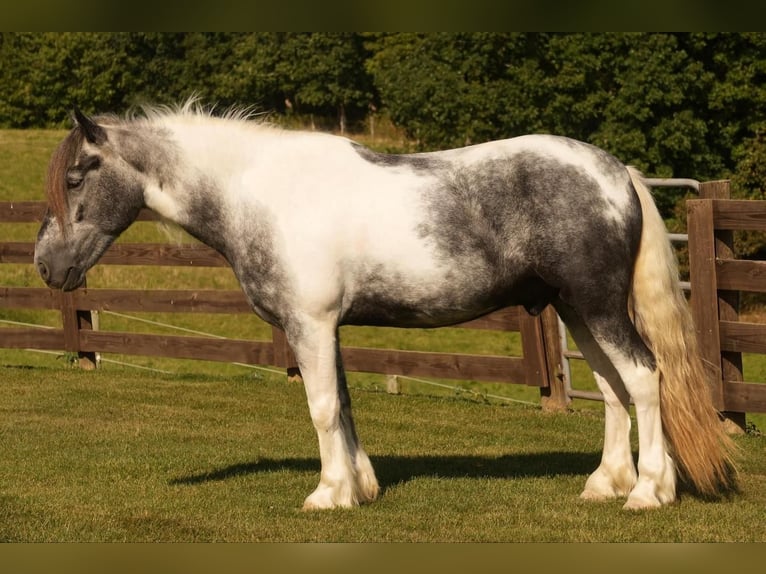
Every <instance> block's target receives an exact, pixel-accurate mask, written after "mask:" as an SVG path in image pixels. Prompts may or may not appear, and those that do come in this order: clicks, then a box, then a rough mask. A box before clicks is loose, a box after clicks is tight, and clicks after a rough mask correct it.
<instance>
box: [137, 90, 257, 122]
mask: <svg viewBox="0 0 766 574" xmlns="http://www.w3.org/2000/svg"><path fill="white" fill-rule="evenodd" d="M268 116H269V114H268V112H259V111H258V110H257V109H256V107H255V106H230V107H228V108H225V109H223V110H222V111H218V110H217V109H216V106H215V105H214V104H213V105H204V104H202V103H201V101H200V98H199V97H197V96H192V97H190V98H188V99H187V100H186V101H184V102H181V103H178V104H173V105H148V104H145V105H141V106H139V107H138V108H136V109H133V110H131V111H130V112H128V115H127V119H128V121H130V120H137V119H141V118H145V119H147V120H149V121H158V120H159V121H161V120H164V119H166V118H169V117H184V118H220V119H224V120H232V121H242V122H253V123H256V124H264V123H267V121H266V119H267V118H268Z"/></svg>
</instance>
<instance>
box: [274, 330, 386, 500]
mask: <svg viewBox="0 0 766 574" xmlns="http://www.w3.org/2000/svg"><path fill="white" fill-rule="evenodd" d="M291 331H292V334H291ZM288 337H289V338H290V344H291V346H292V348H293V351H294V353H295V357H296V359H297V361H298V366H299V367H300V370H301V374H302V376H303V381H304V385H305V388H306V397H307V399H308V404H309V412H310V414H311V420H312V422H313V423H314V428H315V429H316V432H317V437H318V439H319V456H320V459H321V465H322V470H321V477H320V480H319V485H318V486H317V488H316V490H314V492H313V493H311V494H310V495H309V496H308V497H307V498H306V500H305V502H304V504H303V508H304V509H307V510H308V509H321V508H335V507H350V506H355V505H357V504H359V503H360V502H366V501H368V500H371V499H373V498H374V497H375V496H376V495H377V491H378V488H377V481H376V479H375V474H374V472H373V470H372V465H371V464H370V461H369V458H368V457H367V455H366V453H365V452H364V451H363V450H362V449H361V447H360V446H359V444H358V440H357V437H356V432H355V430H354V423H353V419H352V417H351V401H350V398H349V395H348V389H347V387H346V381H345V377H343V378H339V372H340V370H341V369H342V367H341V366H340V364H339V362H338V358H339V351H338V340H337V327H336V325H335V323H334V322H333V321H316V320H312V319H305V320H303V321H301V323H300V328H299V329H295V330H294V331H293V330H288Z"/></svg>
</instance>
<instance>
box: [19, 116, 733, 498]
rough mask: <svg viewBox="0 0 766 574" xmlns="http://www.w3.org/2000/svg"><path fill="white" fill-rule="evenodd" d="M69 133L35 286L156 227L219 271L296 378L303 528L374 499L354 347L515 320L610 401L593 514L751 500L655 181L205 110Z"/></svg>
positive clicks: (579, 150) (572, 144)
mask: <svg viewBox="0 0 766 574" xmlns="http://www.w3.org/2000/svg"><path fill="white" fill-rule="evenodd" d="M72 120H73V127H72V129H71V131H70V132H69V133H68V135H67V136H66V137H65V138H64V139H63V141H62V142H61V143H60V144H59V146H58V148H57V149H56V151H55V152H54V153H53V155H52V157H51V160H50V164H49V168H48V174H47V182H46V191H47V197H48V209H47V211H46V213H45V215H44V217H43V221H42V224H41V227H40V230H39V233H38V236H37V241H36V246H35V256H34V264H35V265H36V268H37V270H38V271H39V274H40V276H41V277H42V279H43V280H44V281H45V283H47V285H48V286H49V287H51V288H56V289H63V290H64V291H69V290H73V289H76V288H77V287H79V286H80V285H82V283H83V281H84V278H85V273H86V271H87V270H88V269H89V268H91V267H92V266H93V265H94V264H95V263H96V262H97V261H98V260H99V258H100V257H101V255H102V254H103V253H104V252H105V251H106V249H107V248H108V247H109V245H110V244H111V243H112V242H113V241H114V240H115V238H117V237H118V236H119V235H120V234H121V233H122V232H123V231H125V229H127V228H128V226H130V225H131V223H132V222H133V221H134V220H135V219H136V217H137V216H138V213H139V211H141V210H142V209H143V208H148V209H149V210H151V211H153V212H155V213H156V214H157V215H158V216H159V217H160V218H161V219H164V220H168V221H170V222H172V223H175V224H177V225H179V226H180V227H181V228H183V229H184V230H186V231H187V232H188V233H189V234H190V235H192V236H193V237H195V238H197V239H198V240H200V241H201V242H203V243H205V244H207V245H208V246H210V247H212V248H213V249H215V250H217V251H218V252H220V253H221V254H222V255H223V256H224V257H225V258H226V260H227V261H228V263H229V264H230V265H231V268H232V269H233V271H234V273H235V275H236V277H237V279H238V281H239V283H240V284H241V286H242V290H243V291H244V293H245V295H246V297H247V299H248V301H249V302H250V304H251V306H252V308H253V310H254V311H255V313H257V314H258V315H259V316H260V317H261V318H263V319H264V320H265V321H267V322H268V323H270V324H272V325H275V326H277V327H279V328H281V329H283V330H284V332H285V334H286V337H287V340H288V342H289V344H290V346H291V348H292V350H293V352H294V354H295V357H296V360H297V363H298V367H299V368H300V372H301V374H302V377H303V381H304V385H305V392H306V397H307V402H308V407H309V412H310V415H311V420H312V423H313V426H314V428H315V430H316V434H317V438H318V445H319V457H320V461H321V470H320V477H319V484H318V486H317V487H316V489H315V490H314V491H313V492H312V493H310V494H309V495H308V496H307V498H306V499H305V502H304V504H303V508H304V509H329V508H336V507H353V506H357V505H359V504H362V503H368V502H371V501H373V500H374V499H376V498H377V497H378V495H379V485H378V481H377V479H376V476H375V472H374V469H373V466H372V463H371V461H370V458H369V456H368V454H367V453H366V452H365V450H364V448H363V445H362V443H361V441H360V440H359V438H358V435H357V431H356V428H355V424H354V420H353V418H352V412H351V400H350V397H349V391H348V386H347V382H346V377H345V373H344V369H343V365H342V360H341V353H340V344H339V336H338V332H339V331H338V328H339V326H340V325H347V324H351V325H377V326H396V327H427V328H430V327H440V326H447V325H454V324H457V323H461V322H464V321H468V320H470V319H473V318H477V317H480V316H483V315H485V314H487V313H490V312H492V311H495V310H497V309H501V308H503V307H507V306H510V305H522V306H523V307H524V308H525V309H526V310H527V311H528V312H529V313H531V314H536V313H540V312H541V311H542V310H543V309H544V308H546V307H547V306H548V305H553V307H554V308H555V310H556V311H557V312H558V314H559V316H560V317H561V318H562V320H563V321H564V323H565V324H566V325H567V327H568V328H569V330H570V332H571V334H572V336H573V338H574V340H575V342H576V344H577V346H578V347H579V349H580V350H581V351H582V353H583V354H584V356H585V358H586V360H587V361H588V363H589V365H590V367H591V368H592V370H593V372H594V376H595V380H596V383H597V385H598V388H599V389H600V391H601V392H602V393H603V396H604V404H605V415H604V421H605V424H604V443H603V454H602V458H601V461H600V464H599V465H598V467H597V468H596V469H595V470H594V471H593V473H592V474H590V475H589V476H588V478H587V480H586V482H585V487H584V490H583V491H582V494H581V497H582V498H584V499H588V500H611V499H618V498H626V501H625V503H624V508H627V509H646V508H656V507H660V506H662V505H666V504H669V503H671V502H673V501H675V500H676V499H677V492H678V490H679V487H680V486H681V485H682V484H686V485H689V487H690V490H691V491H692V493H693V494H695V495H698V496H702V497H711V496H712V497H715V498H720V496H721V495H722V494H724V493H726V492H730V491H731V490H732V489H736V482H737V481H736V464H735V463H736V461H735V456H734V452H735V448H734V446H733V441H732V440H731V439H730V438H729V437H728V435H727V434H726V433H725V431H724V430H723V425H722V424H721V421H720V418H719V414H718V413H717V411H716V409H715V408H714V405H713V402H712V399H711V393H710V391H709V389H708V378H707V372H706V370H705V367H704V365H703V364H702V362H701V360H700V358H699V354H698V351H697V342H696V340H695V337H696V335H695V330H694V325H693V323H692V319H691V316H690V313H689V309H688V305H687V302H686V300H685V297H684V295H683V292H682V290H681V288H680V284H679V277H678V268H677V261H676V258H675V255H674V252H673V250H672V248H671V245H670V243H669V240H668V237H667V233H666V228H665V225H664V222H663V220H662V219H661V217H660V214H659V212H658V210H657V208H656V206H655V204H654V202H653V200H652V197H651V194H650V191H649V189H648V187H647V184H646V182H645V180H644V177H643V176H642V174H641V173H640V172H639V171H638V170H636V169H634V168H633V167H630V166H626V165H624V164H623V163H621V162H620V161H619V160H618V159H616V158H615V157H614V156H612V155H610V154H609V153H607V152H606V151H604V150H602V149H600V148H598V147H595V146H593V145H590V144H587V143H584V142H580V141H577V140H574V139H570V138H566V137H563V136H556V135H546V134H532V135H522V136H518V137H513V138H510V139H505V140H499V141H491V142H485V143H480V144H475V145H470V146H467V147H463V148H458V149H451V150H444V151H434V152H423V153H413V154H386V153H379V152H376V151H373V150H372V149H370V148H368V147H365V146H363V145H360V144H358V143H355V142H354V141H352V140H350V139H347V138H344V137H340V136H335V135H331V134H326V133H317V132H308V131H293V130H286V129H282V128H278V127H275V126H273V125H270V124H269V123H268V122H265V121H261V120H259V119H258V118H255V119H254V118H252V117H249V116H248V115H247V114H237V113H229V114H224V115H218V116H216V115H215V114H213V113H212V112H211V111H209V110H205V109H202V108H201V107H200V106H199V105H198V104H196V103H193V102H187V103H186V104H184V105H181V106H177V107H174V108H150V109H147V110H145V111H144V112H143V113H139V114H133V115H132V116H126V117H120V116H115V115H96V116H93V115H90V116H89V115H86V114H84V113H83V112H81V111H80V110H79V109H77V108H75V109H74V111H73V118H72ZM631 399H632V401H633V403H634V405H635V416H636V421H637V426H638V447H639V451H638V461H637V465H636V463H635V462H634V459H633V455H632V452H631V444H630V427H631V417H630V403H631Z"/></svg>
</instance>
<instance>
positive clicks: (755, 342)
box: [719, 321, 766, 353]
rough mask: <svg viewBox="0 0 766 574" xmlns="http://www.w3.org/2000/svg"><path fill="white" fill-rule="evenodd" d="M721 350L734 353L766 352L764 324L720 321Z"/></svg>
mask: <svg viewBox="0 0 766 574" xmlns="http://www.w3.org/2000/svg"><path fill="white" fill-rule="evenodd" d="M719 325H720V326H719V329H720V334H721V350H722V351H731V352H734V353H766V325H764V324H761V323H744V322H739V321H720V322H719Z"/></svg>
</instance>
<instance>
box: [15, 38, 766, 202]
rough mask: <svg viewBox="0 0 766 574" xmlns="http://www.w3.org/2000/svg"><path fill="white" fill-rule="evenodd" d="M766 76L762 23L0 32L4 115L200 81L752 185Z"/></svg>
mask: <svg viewBox="0 0 766 574" xmlns="http://www.w3.org/2000/svg"><path fill="white" fill-rule="evenodd" d="M765 80H766V34H763V33H590V34H589V33H485V32H482V33H428V34H416V33H316V32H313V33H298V32H283V33H276V32H255V33H203V32H190V33H143V32H141V33H139V32H129V33H92V32H83V33H3V34H0V126H2V127H42V126H63V125H67V124H68V122H69V113H70V110H71V107H72V106H73V105H74V104H77V105H79V106H81V107H82V108H84V109H86V110H89V111H94V112H103V111H110V112H116V113H121V112H123V111H125V110H127V109H129V108H130V107H132V106H135V105H140V104H143V103H155V104H171V103H177V102H179V101H183V100H185V99H187V98H188V97H190V96H192V95H197V96H198V97H199V98H200V99H201V100H202V101H203V102H205V103H208V104H213V105H217V106H219V107H224V108H225V107H228V106H232V105H239V106H252V107H254V108H255V109H257V110H262V111H270V112H274V113H276V114H279V115H284V116H289V115H299V116H301V117H304V118H305V117H311V118H313V119H314V120H316V122H317V123H319V122H322V127H327V126H328V122H329V124H330V125H332V126H335V128H336V129H345V126H346V124H347V123H348V124H355V123H356V124H357V125H359V124H358V122H360V121H361V120H363V119H364V118H365V117H366V116H367V115H368V114H370V113H371V110H377V111H376V112H375V113H378V114H380V113H382V114H385V115H387V116H388V117H389V118H390V119H391V120H392V122H393V123H394V124H395V125H396V126H397V127H399V128H401V129H402V130H403V131H404V132H405V133H406V134H407V135H408V136H409V137H410V138H412V139H413V140H415V142H416V145H417V147H419V148H420V149H423V150H426V149H436V148H445V147H453V146H460V145H466V144H472V143H478V142H482V141H486V140H490V139H497V138H503V137H511V136H515V135H519V134H524V133H556V134H562V135H567V136H570V137H574V138H577V139H581V140H584V141H588V142H591V143H593V144H595V145H598V146H600V147H603V148H605V149H607V150H608V151H610V152H612V153H614V154H615V155H616V156H618V157H619V158H620V159H621V160H623V161H624V162H626V163H630V164H633V165H636V166H638V167H639V168H640V169H642V170H643V171H644V172H645V173H647V174H648V175H651V176H660V177H692V178H696V179H700V180H704V179H716V178H732V181H733V183H734V186H735V192H736V193H737V194H738V195H739V196H742V197H750V196H752V197H760V196H761V195H762V194H763V190H764V188H765V187H766V185H764V178H765V177H766V173H764V172H765V171H766V170H764V168H762V167H761V166H763V165H765V164H764V162H763V161H761V160H762V159H764V156H766V151H765V148H766V144H764V138H766V136H764V134H765V133H766V81H765ZM663 193H665V194H667V195H662V194H663ZM659 199H660V204H661V207H662V208H663V210H664V211H665V213H666V214H668V213H669V212H670V211H671V210H672V204H673V202H674V201H675V198H674V197H673V196H672V192H661V194H660V197H659Z"/></svg>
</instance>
